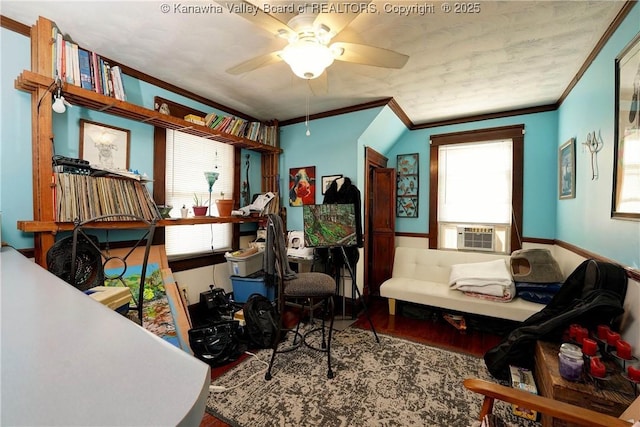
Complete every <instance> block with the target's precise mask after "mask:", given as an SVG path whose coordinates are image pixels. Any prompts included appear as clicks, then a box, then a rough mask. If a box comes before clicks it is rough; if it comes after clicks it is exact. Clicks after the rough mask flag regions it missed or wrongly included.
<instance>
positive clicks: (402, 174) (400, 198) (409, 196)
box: [396, 153, 420, 218]
mask: <svg viewBox="0 0 640 427" xmlns="http://www.w3.org/2000/svg"><path fill="white" fill-rule="evenodd" d="M396 159H397V162H396V172H397V175H396V216H397V217H400V218H417V217H418V188H419V184H420V179H419V178H420V175H419V174H418V161H419V159H420V155H419V154H418V153H412V154H399V155H398V156H397V158H396Z"/></svg>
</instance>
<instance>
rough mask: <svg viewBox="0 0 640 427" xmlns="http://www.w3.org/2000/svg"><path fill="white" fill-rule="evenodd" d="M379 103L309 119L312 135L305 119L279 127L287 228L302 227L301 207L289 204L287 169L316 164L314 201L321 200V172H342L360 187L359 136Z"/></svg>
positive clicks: (281, 173)
mask: <svg viewBox="0 0 640 427" xmlns="http://www.w3.org/2000/svg"><path fill="white" fill-rule="evenodd" d="M380 110H381V107H379V108H372V109H369V110H363V111H358V112H355V113H350V114H343V115H340V116H334V117H328V118H324V119H318V120H311V121H310V122H309V129H310V132H311V135H309V136H306V134H305V133H306V126H305V124H304V123H296V124H294V125H290V126H285V127H283V128H282V129H281V131H280V147H281V148H282V150H283V151H284V152H283V154H282V155H281V156H280V185H279V189H280V190H279V191H280V194H282V198H281V201H280V203H281V206H283V207H286V208H287V228H288V229H289V230H302V207H299V206H289V200H288V197H287V195H288V192H289V169H291V168H299V167H303V166H315V167H316V203H322V200H323V197H324V196H323V195H322V191H321V184H320V182H321V181H320V180H321V179H322V176H324V175H336V174H342V175H344V176H345V177H349V178H350V179H351V181H352V182H353V183H354V184H355V185H357V186H358V187H361V183H359V182H358V176H357V175H358V165H357V162H356V159H357V156H358V154H357V146H358V145H357V144H358V138H359V137H360V135H362V133H363V132H364V131H365V129H366V128H367V126H369V124H370V123H371V122H372V121H373V120H374V119H375V117H376V116H377V114H378V113H379V112H380Z"/></svg>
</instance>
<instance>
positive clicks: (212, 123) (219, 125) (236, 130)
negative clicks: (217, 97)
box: [185, 113, 278, 147]
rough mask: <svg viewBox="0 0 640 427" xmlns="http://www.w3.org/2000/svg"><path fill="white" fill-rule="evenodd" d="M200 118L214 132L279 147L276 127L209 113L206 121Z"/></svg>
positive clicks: (205, 118)
mask: <svg viewBox="0 0 640 427" xmlns="http://www.w3.org/2000/svg"><path fill="white" fill-rule="evenodd" d="M187 117H189V116H187ZM187 117H185V120H187V121H190V120H189V119H187ZM196 117H197V116H196ZM198 118H199V119H200V120H204V125H205V126H207V127H209V128H211V129H213V130H216V131H219V132H224V133H227V134H230V135H235V136H240V137H242V138H247V139H250V140H252V141H256V142H259V143H261V144H265V145H271V146H274V147H275V146H276V145H277V143H276V141H277V129H278V127H277V126H275V125H271V124H265V123H262V122H250V121H248V120H245V119H242V118H239V117H233V116H224V115H221V114H216V113H209V114H207V115H206V116H205V117H204V119H202V118H201V117H198Z"/></svg>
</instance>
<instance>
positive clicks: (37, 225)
mask: <svg viewBox="0 0 640 427" xmlns="http://www.w3.org/2000/svg"><path fill="white" fill-rule="evenodd" d="M261 220H263V218H262V217H259V216H257V217H254V216H249V217H241V216H228V217H217V216H200V217H193V218H175V219H161V220H159V221H158V222H157V223H156V227H170V226H175V225H199V224H229V223H231V224H250V223H256V222H259V221H261ZM92 226H94V227H95V228H100V229H126V228H140V222H137V221H101V222H99V223H98V222H96V223H94V224H92V225H91V226H90V225H86V226H85V227H86V228H91V227H92ZM73 227H74V224H73V223H71V222H55V221H27V220H23V221H18V229H19V230H21V231H24V232H26V233H57V232H59V231H72V230H73Z"/></svg>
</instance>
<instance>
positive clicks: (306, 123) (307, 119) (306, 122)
mask: <svg viewBox="0 0 640 427" xmlns="http://www.w3.org/2000/svg"><path fill="white" fill-rule="evenodd" d="M304 124H305V126H306V127H307V132H306V135H307V136H309V135H311V131H310V130H309V94H307V116H306V119H305V121H304Z"/></svg>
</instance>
